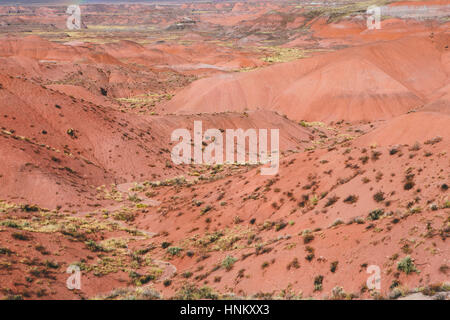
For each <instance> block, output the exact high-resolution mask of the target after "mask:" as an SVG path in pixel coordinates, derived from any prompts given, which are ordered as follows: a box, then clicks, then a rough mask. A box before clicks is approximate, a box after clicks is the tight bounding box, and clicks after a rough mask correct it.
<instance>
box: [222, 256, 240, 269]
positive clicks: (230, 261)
mask: <svg viewBox="0 0 450 320" xmlns="http://www.w3.org/2000/svg"><path fill="white" fill-rule="evenodd" d="M236 261H237V259H236V258H235V257H232V256H227V257H226V258H225V259H223V261H222V267H223V268H225V269H226V270H227V271H230V270H231V269H232V268H233V265H234V263H235V262H236Z"/></svg>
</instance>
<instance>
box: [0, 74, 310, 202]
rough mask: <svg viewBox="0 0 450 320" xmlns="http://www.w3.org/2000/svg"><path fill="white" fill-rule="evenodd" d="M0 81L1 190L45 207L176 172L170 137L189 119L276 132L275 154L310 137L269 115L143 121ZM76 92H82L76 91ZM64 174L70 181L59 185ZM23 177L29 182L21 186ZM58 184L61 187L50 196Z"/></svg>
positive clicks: (189, 125) (7, 79) (29, 84)
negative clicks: (115, 185) (79, 187)
mask: <svg viewBox="0 0 450 320" xmlns="http://www.w3.org/2000/svg"><path fill="white" fill-rule="evenodd" d="M0 83H1V84H2V88H1V89H0V103H1V105H2V106H3V107H2V117H1V122H0V126H1V128H2V130H4V131H5V132H4V133H3V134H2V137H4V138H8V139H9V140H8V141H11V142H12V143H13V144H11V143H6V144H2V146H4V147H2V148H0V149H1V152H2V154H3V155H4V157H2V159H5V161H4V166H3V169H2V170H1V175H2V180H3V181H4V182H5V183H2V184H0V188H1V192H2V194H5V195H9V196H10V197H20V198H22V199H27V200H28V201H30V202H37V203H40V204H43V205H45V206H49V207H54V206H55V205H57V204H60V202H62V201H63V199H64V201H68V200H67V199H73V198H74V197H81V198H83V197H84V198H85V199H86V198H90V197H87V196H86V195H82V192H75V191H74V190H73V188H77V187H76V185H83V186H98V185H100V184H105V183H112V182H119V183H120V182H125V181H130V180H131V181H136V180H144V179H151V178H155V177H158V176H161V175H162V176H168V175H176V174H177V173H180V172H181V171H182V170H183V168H182V167H174V168H173V169H169V168H166V161H168V160H169V159H170V151H167V150H168V149H167V148H168V146H170V137H171V132H172V131H173V130H174V129H177V128H192V126H193V122H194V120H202V121H204V129H205V130H206V129H207V128H210V127H213V128H243V129H248V128H261V127H263V128H267V129H271V128H284V130H283V131H282V132H281V137H280V146H281V150H287V149H292V150H293V149H296V148H297V147H299V146H301V143H302V141H309V137H310V134H309V133H308V132H307V131H306V130H305V129H303V128H302V127H300V126H298V125H296V124H294V123H292V122H290V121H289V120H287V119H284V118H283V117H281V116H278V115H275V114H273V113H272V112H268V113H255V114H250V115H247V116H246V115H242V114H218V115H205V116H200V117H199V116H196V117H194V116H188V117H183V116H173V117H163V118H159V117H147V118H143V117H139V116H135V115H128V114H124V113H120V112H117V111H115V110H113V109H111V108H109V107H106V106H97V105H95V104H92V103H90V102H87V101H83V100H77V99H75V98H71V97H69V96H67V95H65V94H62V93H60V92H57V91H53V90H51V89H46V88H43V87H41V86H39V85H36V84H34V83H32V82H29V81H24V80H20V79H15V78H10V77H7V76H0ZM55 89H58V90H61V91H63V92H64V91H66V90H69V91H72V90H74V88H73V87H62V88H61V87H55ZM77 93H78V94H79V95H81V96H84V95H86V94H87V93H86V92H80V90H77ZM87 98H89V99H91V98H92V100H95V99H94V98H93V97H91V96H89V97H87ZM89 99H87V100H89ZM23 145H25V146H28V147H26V149H23V152H22V151H21V152H13V149H14V148H20V147H21V146H23ZM39 150H42V151H39ZM162 150H165V151H162ZM32 155H33V156H32ZM53 156H54V157H55V160H53V162H52V160H51V159H52V157H53ZM51 164H54V165H53V166H52V165H51ZM21 168H22V169H26V170H25V171H23V170H22V169H21ZM27 168H29V170H28V169H27ZM22 171H23V172H24V174H25V176H24V177H23V178H20V177H21V176H17V173H18V172H22ZM27 175H28V176H27ZM67 175H68V176H69V177H71V178H72V179H69V181H65V180H64V179H65V178H64V177H65V176H67ZM24 179H25V180H27V179H33V181H34V182H33V183H29V184H26V185H25V186H24V185H23V181H24ZM61 179H63V181H61ZM36 183H38V184H41V185H42V186H45V188H46V190H48V192H47V191H46V192H40V191H39V189H38V188H36ZM60 184H62V185H63V186H64V185H66V187H61V188H62V189H61V190H60V191H59V192H57V190H58V185H60ZM90 188H91V187H87V189H85V190H84V192H88V190H90ZM56 192H57V193H56Z"/></svg>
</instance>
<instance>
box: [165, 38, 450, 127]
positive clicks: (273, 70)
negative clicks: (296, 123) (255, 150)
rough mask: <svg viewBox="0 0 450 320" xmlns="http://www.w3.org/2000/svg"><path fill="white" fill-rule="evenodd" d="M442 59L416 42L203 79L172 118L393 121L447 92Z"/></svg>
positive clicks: (180, 99)
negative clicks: (276, 114)
mask: <svg viewBox="0 0 450 320" xmlns="http://www.w3.org/2000/svg"><path fill="white" fill-rule="evenodd" d="M446 41H448V37H447V40H446ZM417 47H420V48H421V49H420V50H417ZM441 52H442V50H441V49H438V48H436V46H435V45H434V44H433V42H432V41H431V40H430V39H428V38H423V37H410V38H405V39H402V40H397V41H391V42H381V43H377V44H371V45H367V46H363V47H356V48H350V49H345V50H341V51H338V52H336V53H330V54H326V55H320V56H316V57H313V58H309V59H304V60H297V61H294V62H290V63H285V64H279V65H275V66H272V67H268V68H265V69H261V70H257V71H254V72H248V73H243V74H237V75H226V76H217V77H214V78H208V79H202V80H199V81H196V82H194V83H193V84H192V85H190V86H189V87H188V88H187V89H185V90H183V91H181V92H180V93H179V94H178V95H177V96H176V97H175V98H174V99H173V100H172V101H171V102H170V103H169V104H168V105H167V106H166V108H165V111H167V112H180V113H189V112H211V111H212V110H213V111H225V110H237V111H239V110H245V109H250V110H257V109H272V110H278V111H281V112H282V113H284V114H286V115H287V116H289V117H290V118H292V119H295V120H301V119H305V120H329V121H331V120H338V119H343V118H345V119H347V120H376V119H388V118H391V117H392V116H395V115H400V114H402V113H405V112H406V111H408V110H410V109H413V108H417V107H419V106H421V105H423V104H424V103H425V102H427V97H428V96H429V95H430V94H432V93H433V92H434V91H436V90H438V89H440V88H441V87H443V86H444V85H445V84H446V82H447V80H448V75H447V73H446V72H445V68H444V65H443V62H442V60H441V55H442V53H441ZM355 71H358V72H355Z"/></svg>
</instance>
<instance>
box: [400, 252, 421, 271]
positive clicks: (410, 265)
mask: <svg viewBox="0 0 450 320" xmlns="http://www.w3.org/2000/svg"><path fill="white" fill-rule="evenodd" d="M397 269H398V270H399V271H403V272H404V273H406V274H410V273H411V272H418V270H417V268H416V266H415V265H414V262H413V261H412V259H411V257H410V256H406V257H405V258H403V259H402V260H401V261H399V262H398V263H397Z"/></svg>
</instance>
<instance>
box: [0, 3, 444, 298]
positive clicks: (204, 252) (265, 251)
mask: <svg viewBox="0 0 450 320" xmlns="http://www.w3.org/2000/svg"><path fill="white" fill-rule="evenodd" d="M425 3H426V4H436V5H442V4H447V2H446V1H429V2H423V3H422V2H410V1H407V2H401V3H394V4H390V6H395V5H405V4H406V5H416V6H417V5H422V4H425ZM313 8H315V7H313ZM317 8H319V7H317ZM64 10H65V8H63V7H59V6H55V7H48V8H47V7H44V8H38V7H28V6H8V7H6V6H5V7H3V6H0V13H1V14H2V17H4V18H5V20H4V22H0V33H1V34H2V35H5V34H6V36H4V37H1V38H0V159H1V160H2V166H1V167H0V297H1V298H6V299H135V298H137V299H161V298H163V299H168V298H177V299H211V298H214V299H215V298H230V297H231V298H241V297H242V298H256V299H266V298H282V299H301V298H311V297H312V298H318V299H326V298H331V299H376V298H392V299H395V298H399V297H400V296H406V297H408V295H409V294H411V293H415V292H420V294H424V295H426V297H428V296H433V295H434V294H436V293H437V292H440V291H448V290H449V284H448V279H449V278H448V275H449V264H450V261H449V257H450V251H449V250H450V247H449V245H448V240H446V239H447V238H449V236H450V198H449V190H448V189H449V184H450V171H449V167H450V158H449V153H448V150H449V148H450V131H449V130H450V129H449V124H450V96H449V95H450V91H449V90H450V87H449V85H448V83H449V75H450V53H449V51H448V45H449V42H450V38H449V33H448V27H449V23H448V22H445V19H444V20H443V19H435V20H427V21H420V20H414V19H403V18H402V19H400V18H391V19H388V20H383V26H384V27H383V28H382V29H381V30H377V31H368V30H365V26H364V19H361V17H358V14H356V15H351V16H349V17H342V18H340V19H338V21H334V22H330V21H329V20H328V19H327V17H326V16H325V17H324V16H320V17H318V18H313V19H310V17H308V14H307V13H308V12H309V11H308V10H311V8H309V9H307V8H298V7H297V4H295V5H292V4H290V3H281V2H280V3H273V2H263V1H248V2H239V3H190V4H184V5H176V6H171V7H170V8H169V7H167V6H165V5H149V6H146V5H144V4H135V5H134V4H133V5H128V4H123V5H117V6H114V5H83V6H82V10H83V12H86V13H88V14H86V17H85V20H84V23H85V25H84V29H82V30H80V31H79V32H71V33H67V34H66V31H65V30H64V29H63V28H64V19H63V17H64ZM124 13H127V14H124ZM42 17H47V19H42ZM188 18H189V19H190V18H193V19H192V20H189V19H188ZM41 20H42V21H41ZM39 21H41V22H39ZM186 21H188V22H189V23H188V24H189V25H188V26H186V23H184V22H186ZM192 21H195V23H193V22H192ZM183 23H184V24H183ZM111 26H116V27H117V26H119V28H118V30H115V29H111V30H110V29H108V28H109V27H111ZM136 26H143V28H142V30H144V31H142V30H140V29H139V28H136ZM30 30H33V32H30ZM49 30H51V32H49ZM105 30H106V31H105ZM30 33H31V34H34V33H36V34H39V35H40V36H36V35H32V36H30ZM290 47H292V48H294V52H297V51H295V50H299V52H301V53H302V54H301V55H299V56H303V53H304V52H303V50H310V51H308V54H305V56H307V57H306V58H301V59H296V60H294V61H291V62H284V63H283V62H280V63H278V62H275V63H269V62H268V61H264V59H263V58H264V57H267V56H271V55H272V54H273V53H274V52H275V53H276V52H284V51H283V50H285V49H286V48H290ZM324 48H326V49H327V50H326V51H324V50H322V49H324ZM317 49H320V50H317ZM275 60H276V59H275ZM281 60H282V59H281ZM270 64H271V65H270ZM249 69H255V70H249ZM194 121H202V124H203V130H206V129H208V128H216V129H220V130H221V131H223V130H226V129H237V128H242V129H244V130H246V129H250V128H263V129H280V150H279V151H280V152H279V155H280V168H279V171H278V173H277V174H276V175H273V176H263V175H261V174H260V173H261V165H250V164H236V163H234V164H224V165H221V164H216V165H194V164H189V165H187V164H186V165H175V164H173V163H172V161H171V149H172V147H173V146H174V144H175V143H176V142H172V141H171V140H170V139H171V133H172V132H173V130H175V129H178V128H186V129H188V130H189V131H190V132H191V134H192V131H193V125H194ZM206 145H207V143H206V142H205V143H204V144H203V146H206ZM246 151H249V150H248V148H247V149H246ZM70 265H72V266H73V265H75V266H78V267H79V268H80V270H81V288H80V289H79V290H69V289H68V288H67V286H66V280H67V278H68V277H69V274H68V273H67V272H66V270H67V268H68V267H69V266H70ZM373 265H375V266H378V267H379V268H380V271H381V290H379V291H377V290H372V289H370V288H368V287H367V283H366V281H367V279H368V277H369V276H370V274H369V273H368V271H369V270H370V269H371V266H373ZM415 297H417V295H416V296H415ZM423 297H425V296H423Z"/></svg>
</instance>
